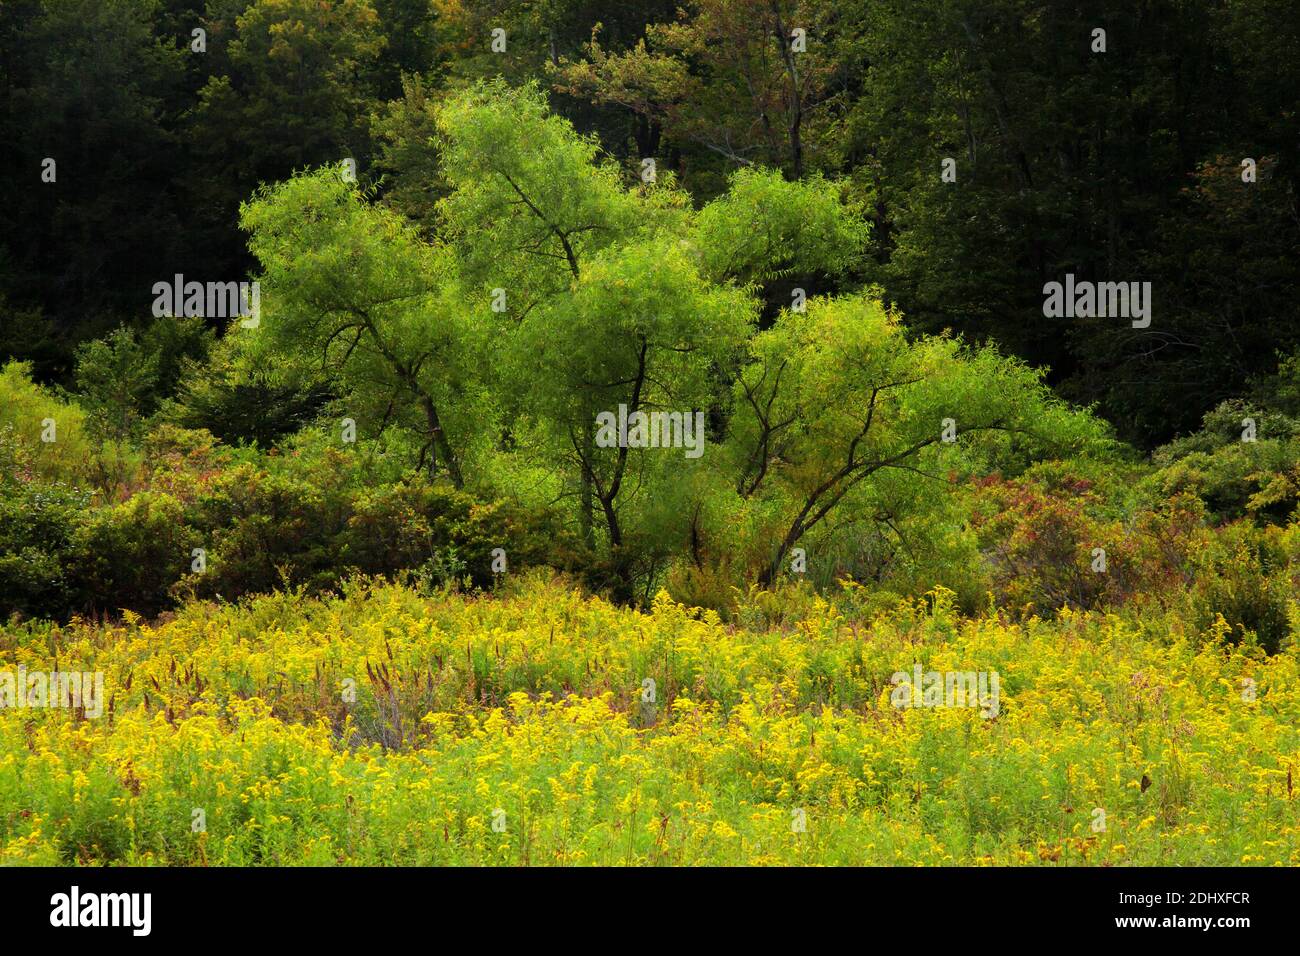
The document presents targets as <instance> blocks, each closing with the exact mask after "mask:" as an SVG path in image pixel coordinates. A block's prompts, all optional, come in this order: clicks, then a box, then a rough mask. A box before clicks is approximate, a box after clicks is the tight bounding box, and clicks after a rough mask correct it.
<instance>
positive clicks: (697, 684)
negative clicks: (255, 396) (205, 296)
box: [0, 578, 1300, 865]
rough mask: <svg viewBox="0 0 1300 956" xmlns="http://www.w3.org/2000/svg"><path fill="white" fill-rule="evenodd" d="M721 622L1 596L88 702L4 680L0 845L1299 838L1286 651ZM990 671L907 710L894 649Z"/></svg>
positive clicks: (1298, 771) (778, 620)
mask: <svg viewBox="0 0 1300 956" xmlns="http://www.w3.org/2000/svg"><path fill="white" fill-rule="evenodd" d="M852 597H853V595H852V592H849V593H847V594H846V595H845V600H844V601H839V600H837V601H836V602H835V603H834V604H829V603H827V602H825V601H823V600H821V599H818V598H814V597H812V596H809V595H803V596H802V597H801V599H800V600H799V601H786V602H784V603H778V602H777V601H776V600H775V599H774V598H773V596H771V595H765V594H757V595H751V597H750V599H749V600H748V601H746V602H743V603H742V609H741V612H740V614H739V615H738V618H737V620H736V621H734V622H732V623H723V622H722V621H720V620H719V619H718V618H717V616H716V615H715V614H714V613H713V612H707V613H697V612H693V611H691V610H689V609H687V608H684V607H682V606H680V605H677V604H674V603H672V602H671V601H670V600H668V599H667V597H666V596H663V595H661V597H660V599H659V600H658V601H657V602H656V604H655V607H654V609H653V612H652V613H637V612H635V611H631V610H624V609H620V608H617V607H614V606H612V605H610V604H608V603H606V602H604V601H602V600H599V599H594V598H588V597H584V596H583V595H581V594H580V593H577V592H575V591H573V590H571V589H570V588H569V587H567V586H566V585H564V584H563V583H560V582H557V581H553V580H550V581H548V580H542V579H540V578H538V579H534V580H531V581H527V582H524V583H520V584H516V585H514V586H512V587H511V588H509V589H508V590H505V591H503V592H502V593H500V594H498V595H489V596H478V597H467V596H461V595H456V594H451V593H440V594H435V595H432V596H430V595H428V594H421V593H417V592H416V591H414V590H411V589H408V588H404V587H401V586H397V585H373V586H365V585H355V586H352V587H350V588H349V589H348V590H347V591H346V592H345V593H344V594H342V595H341V596H337V597H329V598H324V599H320V600H315V599H305V598H303V597H301V596H296V595H292V594H276V595H271V596H267V597H262V598H256V599H252V600H249V601H246V602H243V603H241V604H239V605H235V606H232V605H219V604H214V603H192V604H190V605H188V606H186V607H185V608H183V609H182V610H181V611H180V612H179V613H178V614H176V615H174V616H170V617H165V618H163V619H161V620H159V621H157V622H154V623H152V624H146V623H144V622H142V621H140V620H139V619H137V618H134V617H131V616H129V615H128V617H127V620H126V621H125V622H124V623H121V624H118V625H113V626H105V625H96V624H89V623H74V624H72V625H68V626H61V627H60V626H57V625H52V624H11V625H9V626H8V627H7V628H5V629H3V630H0V668H6V669H12V668H17V667H18V666H20V665H21V666H24V667H25V668H26V669H27V670H28V671H38V670H47V671H54V670H58V669H63V670H70V669H77V670H82V671H102V672H103V673H104V686H105V695H106V702H105V704H104V708H103V714H102V716H100V717H98V718H94V717H87V716H84V715H82V714H80V713H78V712H76V711H75V710H69V709H41V710H37V709H32V708H25V707H22V706H14V707H11V708H7V709H5V710H0V862H2V863H5V864H69V863H83V864H101V863H110V864H184V865H191V864H197V865H203V864H207V865H218V864H279V865H293V864H309V865H338V864H413V865H418V864H493V865H529V864H531V865H551V864H588V863H590V864H631V865H646V864H649V865H658V864H665V865H677V864H830V865H836V864H849V865H853V864H907V865H912V864H1032V865H1054V864H1055V865H1064V864H1089V865H1093V864H1097V865H1132V864H1230V865H1236V864H1259V865H1271V864H1283V865H1297V864H1300V799H1297V796H1298V795H1297V794H1296V793H1295V789H1296V786H1297V784H1298V783H1300V781H1297V779H1296V778H1297V776H1300V673H1298V671H1300V654H1297V651H1296V649H1295V648H1294V647H1292V648H1290V649H1287V650H1284V651H1283V652H1282V653H1279V654H1276V655H1274V656H1272V657H1268V656H1266V655H1264V654H1263V653H1262V652H1260V651H1259V650H1258V649H1255V648H1251V647H1234V646H1230V645H1227V644H1225V643H1224V642H1223V640H1222V638H1221V635H1215V634H1208V635H1207V634H1196V633H1193V632H1191V631H1190V629H1189V628H1187V627H1186V626H1185V625H1182V624H1180V622H1179V621H1178V620H1176V619H1174V618H1172V617H1162V616H1158V615H1157V616H1152V617H1148V618H1146V619H1143V618H1139V617H1137V616H1136V615H1133V616H1127V617H1126V616H1119V615H1107V616H1103V615H1099V614H1087V615H1085V614H1070V613H1068V612H1067V613H1063V614H1062V615H1061V616H1060V617H1059V618H1056V619H1053V620H1037V619H1035V620H1031V621H1029V622H1028V623H1025V624H1013V623H1009V622H1007V621H1005V620H1000V619H999V618H998V617H996V616H987V617H984V618H980V619H963V618H961V617H959V616H958V615H957V614H956V613H955V612H954V611H953V610H952V607H951V604H950V602H949V601H948V600H946V595H945V594H944V593H943V592H938V593H935V594H932V595H931V596H930V598H929V600H927V601H924V602H916V603H913V604H908V605H903V606H901V607H899V608H897V609H896V610H893V611H890V612H888V613H886V614H877V615H875V616H874V617H871V618H870V619H868V618H867V617H866V616H865V615H862V614H855V613H854V612H853V610H852V607H853V602H852ZM917 663H919V664H921V665H923V666H924V667H925V668H926V669H931V668H933V669H937V670H941V671H942V670H947V669H955V670H962V671H969V670H974V671H987V672H996V673H997V674H999V675H1000V686H1001V689H1000V695H1001V699H1000V705H999V707H998V712H997V714H996V716H993V717H986V716H984V715H982V714H981V712H980V711H979V710H978V709H973V708H969V707H947V708H944V707H935V708H907V709H899V708H896V707H894V706H892V704H891V691H892V690H894V688H893V687H892V686H891V683H890V679H891V675H892V674H894V673H895V672H896V671H907V672H910V671H912V669H913V667H914V665H915V664H917Z"/></svg>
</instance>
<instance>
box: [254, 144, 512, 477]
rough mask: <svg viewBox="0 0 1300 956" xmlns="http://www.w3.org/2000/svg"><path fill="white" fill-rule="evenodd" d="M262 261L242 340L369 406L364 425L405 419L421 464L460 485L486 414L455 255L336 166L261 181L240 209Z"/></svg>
mask: <svg viewBox="0 0 1300 956" xmlns="http://www.w3.org/2000/svg"><path fill="white" fill-rule="evenodd" d="M241 224H242V225H243V227H244V229H246V230H247V231H248V232H249V234H250V239H249V249H250V250H251V251H252V252H253V254H254V255H255V256H256V257H257V259H258V262H259V263H260V264H261V273H260V277H259V280H258V281H259V282H260V283H261V303H262V311H261V316H260V320H259V322H258V324H257V326H256V327H255V328H243V329H241V330H240V332H239V334H240V336H241V337H242V338H243V339H244V340H245V341H246V344H245V347H246V348H248V349H250V350H252V352H253V353H254V354H260V356H261V357H262V358H263V359H269V360H270V361H272V362H274V363H278V364H279V367H280V368H281V369H282V370H283V373H284V374H286V375H289V374H293V373H294V372H295V371H296V370H300V369H303V368H305V367H315V368H318V369H319V370H320V371H321V373H323V374H325V375H327V376H328V377H329V378H330V380H331V382H332V384H334V386H335V388H336V391H338V392H339V393H341V394H342V395H344V396H346V397H347V398H351V399H352V400H353V401H355V402H357V403H359V405H360V406H362V407H365V408H366V409H368V410H370V411H371V412H372V414H371V416H370V417H371V419H372V420H371V421H369V422H358V426H359V427H361V428H362V429H363V430H364V428H365V427H366V426H367V425H369V426H370V430H371V431H372V432H377V431H382V430H383V429H384V428H385V427H386V426H387V425H389V424H404V425H406V426H407V427H409V428H411V429H412V430H413V431H415V432H416V433H417V434H418V435H419V437H420V460H421V464H422V465H423V467H425V468H426V469H427V471H428V472H429V474H430V475H436V474H445V475H446V476H447V477H449V478H450V479H451V481H452V482H453V483H454V484H455V485H456V486H457V487H460V486H461V485H462V484H463V483H464V475H463V468H462V459H463V457H464V455H465V452H466V449H467V447H468V446H469V445H470V444H471V442H472V441H473V440H474V438H475V436H476V434H477V433H478V432H479V430H480V429H482V428H483V426H484V424H485V422H486V421H488V420H490V418H491V416H492V403H491V400H490V397H489V395H488V393H487V391H486V388H485V387H484V384H483V381H484V372H483V368H482V363H481V355H482V354H483V349H482V348H481V341H480V339H481V336H482V334H483V333H482V329H481V328H480V327H479V326H477V325H476V316H475V314H474V313H473V312H472V311H470V310H467V309H465V308H464V307H463V295H462V294H461V292H460V291H459V288H458V283H457V278H456V270H455V267H454V262H453V261H452V259H451V258H450V256H449V255H448V254H447V253H446V250H445V249H443V248H441V247H439V246H435V245H430V244H428V243H426V242H424V241H423V240H422V239H421V238H420V237H419V235H418V234H417V233H416V230H415V228H414V227H413V226H412V225H411V224H410V223H408V222H406V221H405V220H403V219H402V218H401V217H400V216H398V215H397V214H396V213H393V212H391V211H389V210H387V209H385V208H384V207H383V206H380V205H376V204H374V203H372V202H369V201H368V197H367V196H365V195H363V193H362V191H361V190H360V189H359V188H358V187H357V186H356V185H355V184H354V183H352V182H349V181H348V179H347V177H345V176H344V175H343V173H342V171H341V169H340V168H327V169H322V170H319V171H317V172H314V173H310V174H307V175H302V176H298V177H295V178H294V179H291V180H289V181H288V182H285V183H281V184H278V185H275V186H271V187H264V188H263V189H261V190H260V191H259V192H258V194H257V196H256V197H255V198H254V199H253V201H251V202H249V203H246V204H245V205H244V206H243V207H242V209H241Z"/></svg>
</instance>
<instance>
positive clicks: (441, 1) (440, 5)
mask: <svg viewBox="0 0 1300 956" xmlns="http://www.w3.org/2000/svg"><path fill="white" fill-rule="evenodd" d="M289 24H292V28H287V26H286V25H289ZM496 27H500V28H502V29H505V30H506V36H507V49H506V51H505V52H504V53H496V52H493V51H492V50H491V31H492V30H493V29H494V28H496ZM1097 27H1100V28H1103V29H1105V30H1106V43H1107V50H1106V52H1105V53H1104V54H1103V53H1094V52H1093V51H1092V49H1091V42H1090V40H1089V37H1090V35H1091V31H1092V30H1093V29H1095V28H1097ZM196 28H202V29H203V30H204V31H206V38H205V39H206V51H205V52H194V51H193V50H192V49H191V45H192V43H193V42H194V38H193V34H192V31H193V30H194V29H196ZM795 29H803V30H805V31H806V37H807V41H806V42H807V50H806V53H804V54H802V55H801V56H800V57H799V58H798V59H797V62H796V61H794V60H793V58H791V61H790V62H787V59H786V58H785V57H783V56H782V49H783V45H782V44H779V43H777V42H775V41H774V37H777V36H785V35H788V34H790V33H791V31H793V30H795ZM498 74H501V75H504V76H505V77H506V78H507V80H509V81H510V82H512V83H520V82H523V81H525V80H528V79H535V80H538V81H539V82H540V83H541V84H543V85H544V86H545V88H547V89H549V90H550V91H551V101H552V107H553V109H554V110H555V111H557V112H558V113H560V114H562V115H564V116H566V117H568V118H569V119H570V120H571V121H572V122H573V123H574V124H575V126H576V127H577V128H578V129H579V130H581V131H587V132H595V133H596V134H598V135H599V137H600V142H601V144H602V145H603V147H604V149H605V150H606V151H607V152H608V153H609V154H610V155H612V156H614V157H617V158H618V159H620V160H621V161H624V162H625V163H627V164H628V166H629V168H631V167H634V166H635V165H636V164H637V163H638V162H639V159H640V158H641V157H645V156H654V157H656V160H657V163H658V164H659V168H660V169H661V170H671V171H672V172H674V173H675V174H676V175H677V179H678V182H679V183H680V184H681V185H682V186H684V187H685V188H686V189H687V190H689V192H690V194H691V195H692V196H693V197H694V199H695V201H696V202H697V203H703V202H705V201H707V200H709V199H711V198H713V197H714V196H715V195H717V194H718V193H719V192H720V191H721V190H722V189H723V188H724V187H725V184H726V177H727V175H728V174H729V173H731V172H732V171H734V170H736V169H737V168H739V167H741V166H745V165H749V164H762V165H765V166H769V167H777V168H779V169H781V170H782V171H783V172H784V173H785V174H786V176H788V177H790V178H798V177H808V176H811V175H813V174H816V173H824V174H826V175H829V176H834V177H841V178H843V179H845V180H847V182H848V183H849V185H850V191H851V194H852V195H853V197H854V198H855V199H857V200H858V201H860V202H862V203H863V204H865V208H866V209H867V210H868V211H869V215H870V219H871V221H872V225H873V229H872V233H871V242H870V247H869V253H870V254H869V256H867V257H866V258H864V259H863V260H862V261H860V262H858V263H857V264H856V265H855V268H854V271H853V274H851V275H849V276H847V277H845V278H843V279H842V280H841V282H842V283H843V284H845V285H854V286H857V285H866V284H873V285H877V286H879V288H880V289H881V291H882V294H883V297H884V299H885V300H886V301H887V302H888V303H890V304H893V305H896V306H897V307H898V309H899V310H900V311H901V313H902V315H903V316H904V320H905V322H906V323H907V325H908V327H909V328H911V329H914V330H916V331H918V332H936V331H939V330H942V329H952V330H954V331H957V332H959V333H961V334H962V335H963V336H964V337H966V338H967V339H968V340H974V341H985V340H987V341H991V342H994V343H996V344H997V345H998V346H999V347H1000V348H1001V349H1002V350H1003V351H1004V352H1007V353H1011V354H1015V355H1018V356H1021V357H1023V358H1025V359H1026V360H1027V361H1029V362H1030V363H1032V364H1034V365H1038V366H1047V367H1049V368H1050V370H1051V373H1050V381H1051V382H1052V384H1053V385H1054V386H1055V387H1056V388H1057V389H1058V390H1059V392H1060V393H1061V394H1062V395H1063V396H1065V397H1068V398H1069V399H1071V400H1073V401H1076V402H1079V403H1084V404H1089V403H1096V404H1097V406H1098V410H1099V411H1100V413H1101V414H1102V415H1104V416H1105V417H1106V418H1107V419H1109V420H1110V421H1111V422H1112V423H1113V424H1114V425H1115V427H1116V429H1117V430H1118V433H1119V435H1120V436H1121V437H1123V438H1125V439H1128V440H1130V441H1132V442H1134V443H1137V444H1139V445H1140V446H1143V447H1152V446H1154V445H1156V444H1158V443H1161V442H1165V441H1168V440H1169V439H1171V438H1173V437H1174V436H1176V435H1178V434H1182V433H1187V432H1189V431H1191V430H1193V429H1194V428H1195V427H1196V426H1197V425H1198V424H1199V423H1200V421H1201V418H1202V416H1203V415H1204V413H1205V412H1207V411H1208V410H1210V409H1212V408H1214V407H1215V406H1216V405H1218V404H1219V403H1220V402H1222V401H1223V400H1225V399H1228V398H1231V397H1233V396H1237V395H1240V394H1242V393H1243V392H1244V391H1245V390H1246V388H1247V386H1248V383H1249V382H1250V380H1251V379H1252V377H1256V376H1260V375H1265V374H1268V373H1270V372H1272V371H1274V370H1275V369H1276V367H1277V362H1278V353H1279V351H1288V350H1290V349H1291V348H1292V347H1293V346H1294V345H1295V343H1296V342H1297V341H1300V334H1298V333H1300V306H1298V305H1297V298H1296V284H1295V282H1294V279H1295V276H1296V266H1295V257H1296V252H1297V249H1300V204H1298V201H1297V196H1298V194H1300V162H1298V161H1297V160H1298V159H1300V157H1298V156H1297V151H1298V150H1300V134H1297V129H1298V127H1297V119H1298V117H1297V101H1298V99H1300V96H1298V93H1297V91H1300V8H1298V7H1297V4H1296V3H1294V2H1292V0H1266V2H1252V3H1246V2H1238V0H1176V2H1175V0H1155V2H1132V0H1122V2H1121V0H1114V2H1098V0H1084V2H1069V3H1065V2H1061V3H1054V2H1029V0H978V2H964V0H871V2H865V0H862V2H860V0H834V2H817V0H813V2H800V3H791V2H789V0H779V2H777V0H770V2H769V0H700V2H694V3H683V4H680V5H679V4H677V3H673V2H642V3H626V4H625V3H618V4H611V3H595V2H584V0H546V2H470V0H338V2H333V3H319V2H315V0H260V2H249V0H210V2H208V3H206V4H204V3H194V2H184V0H156V2H155V0H4V2H3V3H2V4H0V140H2V141H3V142H4V143H5V144H6V146H5V154H6V158H5V161H4V162H3V163H2V164H0V177H2V179H0V189H2V190H3V195H4V197H5V201H4V213H3V217H0V230H2V231H0V359H3V358H20V359H26V360H30V361H31V362H33V363H34V369H35V375H36V377H37V378H38V379H39V380H40V381H42V382H46V383H61V384H70V383H71V381H72V378H71V376H72V373H73V368H74V355H75V349H76V347H77V345H78V344H79V343H82V342H84V341H86V340H88V339H92V338H95V337H99V336H103V335H105V334H106V333H108V332H109V331H110V330H112V329H114V328H116V327H117V326H119V325H121V324H123V323H127V324H130V325H140V326H142V325H144V324H145V323H147V321H148V319H149V305H150V302H151V295H150V292H149V290H150V287H151V285H152V283H153V282H154V281H155V280H156V279H157V278H158V276H160V275H171V274H173V273H177V272H179V273H187V274H202V275H204V276H219V277H223V278H235V277H239V276H243V275H246V274H247V273H248V272H249V271H250V270H251V268H252V265H253V264H252V261H251V258H250V256H249V254H248V252H247V247H246V241H245V240H246V237H245V236H244V235H243V234H242V233H241V232H240V230H239V228H238V225H237V212H238V205H239V203H240V202H241V201H242V200H246V199H247V198H248V197H249V196H250V195H251V194H252V192H253V191H254V189H255V188H256V187H257V185H258V184H259V183H262V182H274V181H277V180H281V179H286V178H288V177H289V176H290V175H291V174H292V173H293V172H294V171H297V170H302V169H305V168H308V167H313V166H317V165H319V164H322V163H326V162H334V161H337V160H339V159H340V158H343V157H352V158H354V159H355V160H356V163H357V166H358V170H359V173H360V175H361V177H362V178H363V179H364V180H366V181H367V182H370V183H373V184H374V185H375V186H376V187H377V188H378V191H379V194H380V196H382V197H384V198H385V199H386V200H388V201H390V202H391V203H393V204H394V205H395V206H396V207H397V208H399V209H400V210H401V211H402V212H404V213H405V214H406V215H408V216H410V217H412V218H414V219H416V221H420V220H421V218H422V217H424V218H427V217H428V216H429V215H430V211H431V208H432V203H433V201H434V200H436V198H437V193H438V178H437V174H436V173H437V171H436V169H427V168H422V167H421V165H420V164H419V163H412V162H404V161H403V159H404V153H409V152H410V151H411V149H412V148H413V146H415V145H418V144H419V142H420V141H421V139H422V137H423V136H425V135H426V133H427V131H425V130H422V129H421V126H420V124H421V122H422V121H423V119H424V118H425V117H426V113H425V112H424V111H423V110H422V109H421V104H422V102H423V101H424V100H425V99H428V98H434V99H436V98H437V97H438V96H440V95H441V93H442V91H444V90H446V89H448V88H456V87H461V86H464V85H466V84H468V83H471V82H472V81H474V80H475V79H478V78H482V77H488V76H495V75H498ZM45 157H57V163H58V165H57V175H58V182H59V184H60V185H59V188H58V189H57V190H55V189H50V188H42V182H41V179H40V174H41V170H42V161H43V159H44V158H45ZM945 157H951V158H954V159H955V160H956V161H957V174H958V177H959V179H958V182H959V184H960V188H956V189H954V188H951V185H950V184H944V183H942V182H941V181H940V179H939V176H938V171H939V168H940V163H941V161H942V159H943V158H945ZM408 158H409V157H408ZM1244 158H1251V159H1254V160H1255V161H1256V163H1257V169H1258V181H1257V182H1256V183H1255V184H1253V185H1252V186H1250V187H1249V188H1246V187H1245V186H1244V184H1242V183H1241V182H1240V179H1239V177H1238V176H1236V175H1234V171H1235V170H1238V169H1239V168H1240V164H1241V162H1242V160H1243V159H1244ZM1225 173H1226V175H1225ZM1066 272H1073V273H1074V274H1075V275H1076V276H1077V277H1078V278H1080V279H1107V278H1123V279H1124V280H1125V281H1138V280H1148V281H1150V282H1152V285H1153V290H1154V310H1155V312H1154V314H1155V316H1156V317H1157V319H1156V321H1155V322H1153V323H1152V325H1151V327H1150V328H1147V329H1133V330H1131V331H1127V332H1125V333H1124V334H1115V331H1114V329H1113V328H1112V326H1113V323H1106V322H1104V321H1093V322H1089V321H1087V320H1079V321H1075V322H1066V323H1057V322H1050V321H1045V320H1044V319H1043V316H1042V312H1041V307H1042V292H1041V290H1042V286H1043V284H1044V282H1047V281H1051V280H1053V279H1059V278H1060V277H1061V276H1062V275H1063V274H1064V273H1066ZM789 284H790V285H796V284H798V277H791V278H790V282H789ZM769 291H770V292H771V295H772V297H773V300H774V301H776V300H780V301H782V302H784V301H788V290H786V289H780V288H775V289H772V290H769ZM214 331H216V332H220V331H221V330H220V329H214Z"/></svg>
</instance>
